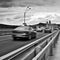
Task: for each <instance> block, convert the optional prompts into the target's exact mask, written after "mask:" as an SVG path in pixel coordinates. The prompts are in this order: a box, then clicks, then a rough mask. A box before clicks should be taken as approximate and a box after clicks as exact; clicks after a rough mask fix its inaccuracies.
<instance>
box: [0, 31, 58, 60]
mask: <svg viewBox="0 0 60 60" xmlns="http://www.w3.org/2000/svg"><path fill="white" fill-rule="evenodd" d="M56 32H57V31H54V32H53V33H51V34H49V35H46V36H44V37H42V38H40V39H37V40H36V41H34V42H32V43H30V44H27V45H25V46H23V47H21V48H19V49H16V50H14V51H12V52H10V53H8V54H6V55H3V56H1V57H0V60H4V59H7V60H10V59H12V58H14V57H16V56H17V55H19V54H20V53H22V52H24V51H26V50H27V49H29V48H31V47H33V46H35V45H36V44H38V43H41V42H43V41H44V40H46V39H47V38H49V37H50V36H52V35H53V34H55V33H56Z"/></svg>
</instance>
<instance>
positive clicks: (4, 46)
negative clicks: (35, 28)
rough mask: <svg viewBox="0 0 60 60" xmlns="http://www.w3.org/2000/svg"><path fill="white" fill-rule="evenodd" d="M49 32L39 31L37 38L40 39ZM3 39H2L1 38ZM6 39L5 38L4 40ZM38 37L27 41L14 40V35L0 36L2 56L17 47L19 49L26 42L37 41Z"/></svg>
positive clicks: (0, 52)
mask: <svg viewBox="0 0 60 60" xmlns="http://www.w3.org/2000/svg"><path fill="white" fill-rule="evenodd" d="M45 35H47V34H43V33H37V38H36V39H39V38H41V37H43V36H45ZM1 39H2V40H1ZM4 39H5V40H4ZM36 39H32V40H27V41H22V40H20V41H13V39H12V37H11V36H10V37H6V38H5V37H4V38H1V37H0V40H1V41H0V56H2V55H5V54H7V53H9V52H11V51H13V50H15V49H18V48H20V47H22V46H24V45H26V44H29V43H31V42H33V41H35V40H36Z"/></svg>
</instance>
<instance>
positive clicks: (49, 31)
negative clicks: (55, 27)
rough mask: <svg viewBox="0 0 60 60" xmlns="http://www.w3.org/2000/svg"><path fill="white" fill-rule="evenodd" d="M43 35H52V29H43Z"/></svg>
mask: <svg viewBox="0 0 60 60" xmlns="http://www.w3.org/2000/svg"><path fill="white" fill-rule="evenodd" d="M44 33H52V29H49V28H45V30H44Z"/></svg>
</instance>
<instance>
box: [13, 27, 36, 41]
mask: <svg viewBox="0 0 60 60" xmlns="http://www.w3.org/2000/svg"><path fill="white" fill-rule="evenodd" d="M12 37H13V40H16V39H19V38H28V39H29V40H30V39H32V38H36V31H34V29H33V28H32V27H30V26H20V27H17V28H15V29H14V30H13V31H12Z"/></svg>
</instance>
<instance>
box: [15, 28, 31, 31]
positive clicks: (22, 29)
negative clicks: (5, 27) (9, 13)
mask: <svg viewBox="0 0 60 60" xmlns="http://www.w3.org/2000/svg"><path fill="white" fill-rule="evenodd" d="M15 30H21V31H24V30H26V31H28V30H31V28H30V27H18V28H16V29H15Z"/></svg>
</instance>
